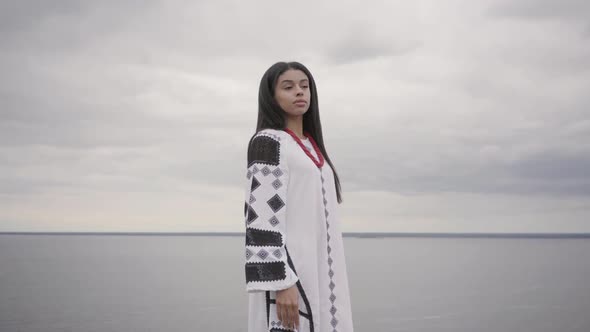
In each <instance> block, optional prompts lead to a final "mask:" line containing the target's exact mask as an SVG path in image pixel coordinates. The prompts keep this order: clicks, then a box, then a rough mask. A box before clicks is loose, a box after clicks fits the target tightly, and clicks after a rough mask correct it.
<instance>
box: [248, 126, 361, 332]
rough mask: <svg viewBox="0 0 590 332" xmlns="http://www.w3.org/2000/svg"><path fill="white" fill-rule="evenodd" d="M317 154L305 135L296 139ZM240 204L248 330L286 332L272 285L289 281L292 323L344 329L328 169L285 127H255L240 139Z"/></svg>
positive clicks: (342, 274)
mask: <svg viewBox="0 0 590 332" xmlns="http://www.w3.org/2000/svg"><path fill="white" fill-rule="evenodd" d="M302 142H303V143H304V144H305V145H307V146H308V150H309V151H310V152H311V153H312V155H313V156H314V157H315V158H316V159H317V155H316V154H315V151H314V150H313V148H312V145H311V143H310V142H309V139H307V140H302ZM245 198H246V201H245V206H244V214H245V226H246V239H245V246H246V248H245V254H246V259H245V272H246V273H245V274H246V290H247V291H248V298H249V310H248V314H249V316H248V332H265V331H275V332H276V331H291V330H289V329H287V328H286V327H285V326H283V325H282V324H281V322H280V321H279V320H278V318H277V312H276V291H277V290H281V289H286V288H289V287H291V286H293V285H297V288H298V290H299V292H298V293H299V329H298V330H297V331H305V332H308V331H309V332H352V331H353V323H352V313H351V305H350V293H349V287H348V277H347V268H346V262H345V255H344V247H343V241H342V233H341V230H340V224H339V219H338V209H337V208H338V202H337V199H336V189H335V186H334V173H333V172H332V169H331V167H330V165H329V164H328V163H327V162H325V163H324V165H323V166H322V167H321V168H318V167H317V166H316V164H315V163H314V162H313V161H312V160H311V158H309V156H308V155H306V154H305V152H304V151H303V149H302V148H301V147H300V146H299V145H298V143H297V141H296V140H295V139H294V138H293V137H292V136H291V135H290V134H289V133H287V132H285V131H283V130H276V129H263V130H261V131H259V132H258V133H257V134H256V135H255V136H254V138H253V139H252V140H251V141H250V144H249V146H248V170H247V184H246V196H245Z"/></svg>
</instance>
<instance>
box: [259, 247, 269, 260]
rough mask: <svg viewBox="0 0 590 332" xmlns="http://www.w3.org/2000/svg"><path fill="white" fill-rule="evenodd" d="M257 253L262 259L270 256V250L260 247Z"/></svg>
mask: <svg viewBox="0 0 590 332" xmlns="http://www.w3.org/2000/svg"><path fill="white" fill-rule="evenodd" d="M256 255H257V256H258V257H260V258H262V259H266V257H268V251H266V250H264V249H260V251H259V252H258V254H256Z"/></svg>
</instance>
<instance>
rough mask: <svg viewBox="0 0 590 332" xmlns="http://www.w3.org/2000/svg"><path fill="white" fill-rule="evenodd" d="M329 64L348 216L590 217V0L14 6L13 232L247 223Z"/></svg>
mask: <svg viewBox="0 0 590 332" xmlns="http://www.w3.org/2000/svg"><path fill="white" fill-rule="evenodd" d="M291 60H295V61H300V62H302V63H303V64H305V65H306V66H307V67H308V68H309V69H310V70H311V72H312V74H313V75H314V78H315V80H316V83H317V86H318V93H319V105H320V113H321V118H322V125H323V128H324V138H325V143H326V147H327V149H328V152H329V154H330V156H331V158H332V160H333V162H334V163H335V166H336V170H337V171H338V173H339V175H340V177H341V182H342V188H343V198H344V202H343V203H342V204H341V205H340V216H341V217H342V220H341V222H342V223H343V230H344V231H392V232H454V231H461V232H590V93H589V87H590V2H588V1H585V0H567V1H566V0H536V1H532V0H495V1H482V0H479V1H468V0H463V1H437V0H431V1H385V2H383V1H362V2H361V1H294V2H288V3H282V2H276V1H238V0H235V1H171V0H166V1H165V0H159V1H120V0H117V1H115V0H109V1H79V0H71V1H50V2H48V1H1V2H0V70H1V72H2V75H1V76H0V121H1V122H0V231H243V230H244V222H243V201H244V190H245V181H246V177H245V173H246V168H245V167H246V165H245V163H246V161H245V158H246V145H247V143H248V140H249V138H250V136H251V135H252V133H253V131H254V129H255V124H256V116H257V93H258V84H259V81H260V78H261V76H262V74H263V73H264V71H265V70H266V69H267V68H268V67H269V66H271V65H272V64H273V63H275V62H277V61H291Z"/></svg>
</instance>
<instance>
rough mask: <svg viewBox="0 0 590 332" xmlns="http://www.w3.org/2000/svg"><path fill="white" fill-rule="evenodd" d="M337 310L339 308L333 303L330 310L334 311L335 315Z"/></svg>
mask: <svg viewBox="0 0 590 332" xmlns="http://www.w3.org/2000/svg"><path fill="white" fill-rule="evenodd" d="M336 311H338V310H337V309H336V307H335V306H334V305H332V308H330V312H331V313H332V315H335V314H336Z"/></svg>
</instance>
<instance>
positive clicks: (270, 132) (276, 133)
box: [254, 128, 287, 142]
mask: <svg viewBox="0 0 590 332" xmlns="http://www.w3.org/2000/svg"><path fill="white" fill-rule="evenodd" d="M286 134H287V133H285V131H284V130H280V129H273V128H264V129H261V130H259V131H258V132H256V134H254V138H256V137H260V136H266V137H270V138H272V139H274V140H275V141H278V142H280V141H281V140H283V139H284V138H285V135H286Z"/></svg>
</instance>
